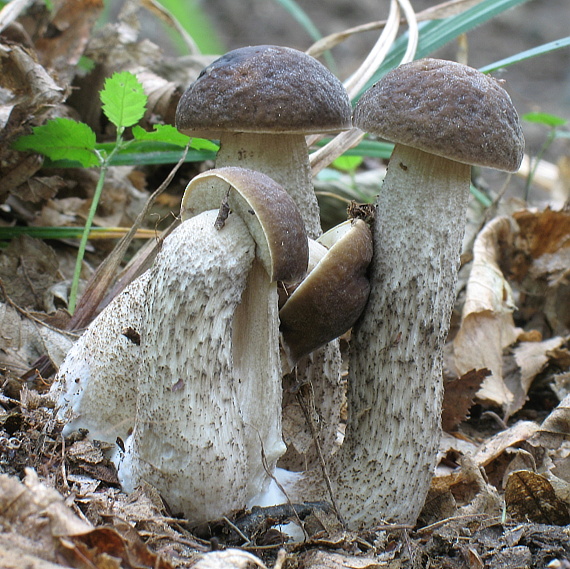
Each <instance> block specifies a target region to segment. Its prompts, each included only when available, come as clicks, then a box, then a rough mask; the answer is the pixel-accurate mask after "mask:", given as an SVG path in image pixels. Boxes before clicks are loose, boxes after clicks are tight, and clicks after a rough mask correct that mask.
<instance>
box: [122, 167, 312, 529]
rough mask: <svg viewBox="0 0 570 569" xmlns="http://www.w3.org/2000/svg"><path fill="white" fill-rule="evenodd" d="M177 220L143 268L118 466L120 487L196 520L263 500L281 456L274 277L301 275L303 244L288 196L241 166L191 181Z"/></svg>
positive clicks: (302, 232)
mask: <svg viewBox="0 0 570 569" xmlns="http://www.w3.org/2000/svg"><path fill="white" fill-rule="evenodd" d="M221 182H223V184H224V185H225V188H224V189H222V186H221ZM226 200H227V204H228V207H224V208H222V210H221V211H217V210H214V209H213V208H217V207H218V206H219V205H220V204H221V203H222V202H224V203H225V202H226ZM182 219H183V220H184V221H183V223H182V224H181V225H180V227H179V228H177V229H176V230H175V231H174V232H173V233H172V235H171V236H169V237H168V238H167V239H166V240H165V242H164V245H163V248H162V250H161V252H160V253H159V255H158V257H157V259H156V261H155V264H154V265H153V267H151V269H150V270H149V276H148V283H147V286H146V294H145V297H146V300H145V306H144V311H143V316H142V322H141V326H140V348H141V349H140V368H139V370H138V381H137V410H136V417H135V427H134V431H133V434H132V435H131V436H130V437H129V438H128V439H127V441H126V444H125V453H124V456H122V457H120V458H119V459H118V460H117V462H118V471H119V479H120V481H121V484H122V485H123V487H124V488H125V489H126V490H127V491H131V490H133V489H134V488H135V487H136V486H137V485H139V484H140V483H142V482H147V483H150V484H152V485H153V486H155V487H156V488H157V489H158V490H159V491H160V493H161V495H162V496H163V497H164V499H165V500H166V502H167V503H168V504H170V506H171V508H172V509H173V510H174V511H176V512H182V513H184V515H185V516H186V517H187V518H188V519H189V520H190V521H192V522H202V521H206V520H210V519H215V518H217V517H220V516H222V515H224V514H227V513H228V512H229V511H231V510H233V509H236V508H242V507H245V506H246V505H247V504H249V503H251V502H252V501H254V500H255V498H256V496H258V495H260V494H263V492H264V491H265V490H266V489H267V487H268V485H269V483H270V481H271V478H270V474H269V473H271V472H272V471H273V469H274V468H275V465H276V462H277V459H278V458H279V457H280V456H281V454H282V453H283V452H284V450H285V446H284V443H283V441H282V438H281V415H280V409H281V397H282V387H281V365H280V357H279V323H278V312H277V285H276V281H277V280H279V281H296V280H299V279H300V278H301V277H302V276H303V275H304V273H305V271H306V268H307V260H308V246H307V237H306V233H305V230H304V227H303V222H302V219H301V217H300V214H299V212H298V210H297V208H296V206H295V204H294V203H293V201H292V200H291V198H290V197H289V196H288V195H287V193H286V192H285V191H284V190H283V189H282V188H281V187H280V186H279V185H278V184H276V183H275V182H274V181H273V180H271V179H270V178H269V177H267V176H265V175H264V174H261V173H259V172H253V171H250V170H246V169H243V168H236V167H227V168H220V169H216V170H210V171H207V172H204V173H203V174H201V175H199V176H196V177H195V178H194V179H193V180H192V181H191V182H190V183H189V185H188V187H187V189H186V192H185V195H184V198H183V204H182ZM216 227H218V228H219V227H221V229H217V228H216Z"/></svg>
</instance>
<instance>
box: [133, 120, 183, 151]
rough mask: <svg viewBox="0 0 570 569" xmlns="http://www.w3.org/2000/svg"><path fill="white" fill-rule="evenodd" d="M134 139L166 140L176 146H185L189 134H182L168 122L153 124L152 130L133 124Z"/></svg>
mask: <svg viewBox="0 0 570 569" xmlns="http://www.w3.org/2000/svg"><path fill="white" fill-rule="evenodd" d="M132 132H133V136H134V138H135V140H152V141H153V142H167V143H169V144H176V146H182V147H184V146H186V145H187V144H188V141H189V140H190V137H189V136H186V135H185V134H182V133H181V132H180V131H178V130H177V129H175V128H174V127H173V126H172V125H169V124H155V125H154V130H152V131H151V132H149V131H148V130H145V129H144V128H142V127H141V126H134V127H133V129H132Z"/></svg>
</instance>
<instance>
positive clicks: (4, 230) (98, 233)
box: [0, 226, 156, 241]
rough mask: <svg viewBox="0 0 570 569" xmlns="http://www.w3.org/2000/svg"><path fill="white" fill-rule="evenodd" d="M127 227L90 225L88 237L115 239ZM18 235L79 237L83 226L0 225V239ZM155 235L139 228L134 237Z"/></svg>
mask: <svg viewBox="0 0 570 569" xmlns="http://www.w3.org/2000/svg"><path fill="white" fill-rule="evenodd" d="M129 229H130V228H129V227H92V228H91V229H90V230H89V234H88V239H116V238H117V237H122V236H123V235H125V233H127V232H128V231H129ZM20 235H28V236H29V237H35V238H37V239H79V238H80V237H81V236H82V235H83V227H36V226H27V227H20V226H18V227H0V241H7V240H9V239H14V238H15V237H18V236H20ZM155 236H156V231H154V230H152V229H139V230H138V231H137V232H136V234H135V236H134V237H135V239H150V238H152V237H155Z"/></svg>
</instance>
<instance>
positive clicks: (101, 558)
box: [61, 524, 172, 569]
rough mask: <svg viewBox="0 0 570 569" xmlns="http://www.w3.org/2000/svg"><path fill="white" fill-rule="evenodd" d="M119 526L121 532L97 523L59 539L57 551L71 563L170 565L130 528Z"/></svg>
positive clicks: (168, 568) (145, 568) (155, 568)
mask: <svg viewBox="0 0 570 569" xmlns="http://www.w3.org/2000/svg"><path fill="white" fill-rule="evenodd" d="M122 529H123V531H124V532H125V534H124V535H123V534H122V533H120V532H119V531H117V529H115V528H111V527H99V528H95V529H93V530H91V531H89V532H87V533H84V534H82V535H80V536H75V537H72V538H65V539H61V545H62V550H61V551H62V553H63V555H64V557H65V558H66V560H67V561H68V562H69V563H72V566H73V567H85V568H86V569H87V568H88V567H89V568H91V567H97V568H100V569H114V568H116V569H122V568H123V567H132V568H135V567H136V568H137V569H172V565H171V564H170V562H168V561H166V560H165V559H163V558H161V557H160V556H157V555H156V554H155V553H153V552H151V551H150V550H149V549H148V547H147V546H146V545H145V544H144V543H143V542H142V540H141V539H140V537H139V536H138V534H137V533H136V531H135V530H134V529H133V528H131V527H130V526H128V524H122Z"/></svg>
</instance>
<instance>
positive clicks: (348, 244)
mask: <svg viewBox="0 0 570 569" xmlns="http://www.w3.org/2000/svg"><path fill="white" fill-rule="evenodd" d="M316 243H317V244H320V245H321V248H322V249H321V250H317V251H318V252H316V255H317V256H318V260H317V261H316V262H315V266H314V267H311V269H310V271H309V274H308V275H307V277H306V278H305V279H303V281H302V282H301V283H299V284H298V285H297V286H295V287H294V289H293V290H292V291H291V290H289V291H288V293H289V296H288V298H287V300H286V302H285V303H284V305H283V307H282V308H281V310H280V311H279V319H280V320H281V333H282V335H283V346H284V349H285V353H286V356H287V360H288V363H289V366H290V368H292V367H293V366H294V365H295V364H296V363H297V362H298V361H299V360H300V359H301V358H302V357H303V356H306V355H307V354H309V353H311V352H313V351H314V350H316V349H318V348H320V347H321V346H324V345H325V344H326V343H327V342H330V341H331V340H333V339H335V338H338V337H339V336H340V335H342V334H344V333H345V332H346V331H347V330H349V329H350V328H351V327H352V325H353V324H354V323H355V322H356V320H357V319H358V317H359V316H360V314H361V313H362V310H363V309H364V306H365V305H366V301H367V300H368V293H369V292H370V283H369V280H368V274H367V271H368V265H369V264H370V261H371V260H372V232H371V231H370V227H369V225H368V224H367V223H366V222H365V221H363V220H362V219H354V220H349V221H345V222H344V223H341V224H340V225H338V226H337V227H334V228H333V229H331V230H329V231H327V232H326V233H325V234H324V235H321V237H320V238H319V239H318V240H317V242H316ZM315 249H316V247H315ZM310 250H311V248H310ZM310 258H311V256H310V257H309V259H310ZM309 262H310V261H309Z"/></svg>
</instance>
